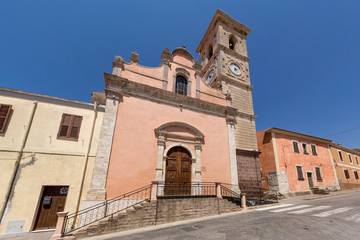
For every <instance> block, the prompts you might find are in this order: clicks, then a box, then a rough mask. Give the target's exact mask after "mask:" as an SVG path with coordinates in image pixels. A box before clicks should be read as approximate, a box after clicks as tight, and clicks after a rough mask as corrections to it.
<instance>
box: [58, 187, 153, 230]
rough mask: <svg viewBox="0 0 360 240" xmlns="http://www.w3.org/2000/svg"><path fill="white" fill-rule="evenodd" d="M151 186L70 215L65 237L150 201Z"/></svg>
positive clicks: (65, 226)
mask: <svg viewBox="0 0 360 240" xmlns="http://www.w3.org/2000/svg"><path fill="white" fill-rule="evenodd" d="M150 198H151V185H147V186H145V187H142V188H139V189H136V190H134V191H131V192H128V193H125V194H123V195H120V196H118V197H115V198H113V199H109V200H105V201H104V202H102V203H98V204H96V205H94V206H91V207H88V208H85V209H83V210H81V211H78V212H75V213H72V214H69V215H68V216H66V217H65V224H64V228H63V231H62V232H63V235H66V234H68V233H70V232H73V231H75V230H78V229H80V228H82V227H85V226H87V225H89V224H91V223H94V222H96V221H98V220H101V219H103V218H106V217H108V216H112V215H113V214H115V213H117V212H120V211H123V210H125V209H127V208H129V207H132V206H134V205H136V204H139V203H141V202H144V201H147V200H150Z"/></svg>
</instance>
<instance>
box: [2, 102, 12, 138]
mask: <svg viewBox="0 0 360 240" xmlns="http://www.w3.org/2000/svg"><path fill="white" fill-rule="evenodd" d="M10 112H11V105H2V104H0V133H3V132H4V131H5V126H6V122H7V120H8V119H9V116H10Z"/></svg>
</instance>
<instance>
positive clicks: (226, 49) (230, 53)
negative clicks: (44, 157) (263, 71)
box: [218, 44, 250, 62]
mask: <svg viewBox="0 0 360 240" xmlns="http://www.w3.org/2000/svg"><path fill="white" fill-rule="evenodd" d="M218 47H219V48H220V49H221V50H222V51H224V52H225V53H226V54H227V55H231V56H234V57H236V58H240V59H242V60H244V61H247V62H248V61H250V58H249V57H248V56H245V55H242V54H240V53H237V52H235V51H233V50H231V49H229V48H227V47H225V46H224V45H222V44H219V45H218Z"/></svg>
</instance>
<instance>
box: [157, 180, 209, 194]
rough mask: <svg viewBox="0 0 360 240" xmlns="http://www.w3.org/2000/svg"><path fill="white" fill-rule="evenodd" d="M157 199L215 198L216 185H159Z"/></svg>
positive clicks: (205, 183) (204, 183)
mask: <svg viewBox="0 0 360 240" xmlns="http://www.w3.org/2000/svg"><path fill="white" fill-rule="evenodd" d="M156 195H157V197H167V198H168V197H184V196H193V197H196V196H197V197H200V196H216V183H214V182H203V183H170V184H169V183H166V184H164V183H161V184H158V186H157V191H156Z"/></svg>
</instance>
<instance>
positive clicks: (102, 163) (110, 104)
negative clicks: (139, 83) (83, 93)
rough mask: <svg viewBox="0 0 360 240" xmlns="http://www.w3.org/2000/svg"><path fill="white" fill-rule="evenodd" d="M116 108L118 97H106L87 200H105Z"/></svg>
mask: <svg viewBox="0 0 360 240" xmlns="http://www.w3.org/2000/svg"><path fill="white" fill-rule="evenodd" d="M118 106H119V96H115V95H112V96H107V98H106V108H105V114H104V119H103V123H102V126H101V132H100V140H99V145H98V150H97V155H96V159H95V163H94V170H93V174H92V179H91V185H90V189H89V191H88V194H87V200H104V199H105V198H106V189H105V186H106V179H107V174H108V167H109V161H110V153H111V146H112V141H113V136H114V130H115V122H116V115H117V110H118Z"/></svg>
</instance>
